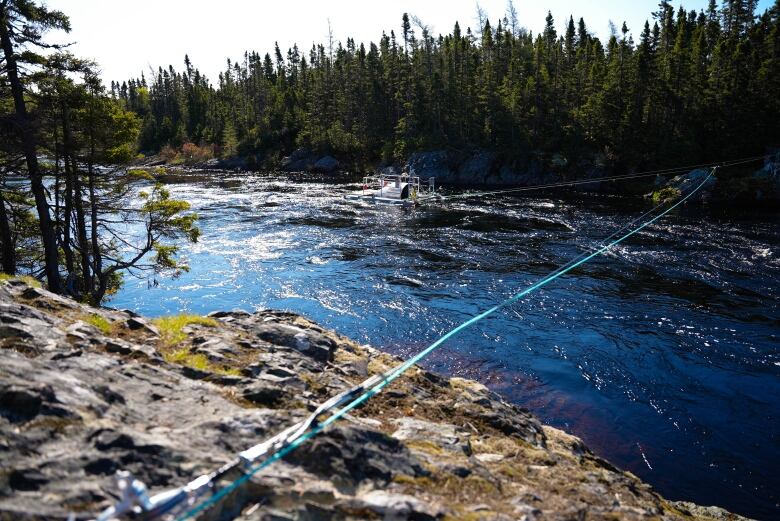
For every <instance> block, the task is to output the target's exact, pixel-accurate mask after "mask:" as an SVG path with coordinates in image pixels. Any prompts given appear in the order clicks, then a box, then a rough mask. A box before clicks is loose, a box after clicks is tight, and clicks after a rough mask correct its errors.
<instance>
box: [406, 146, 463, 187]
mask: <svg viewBox="0 0 780 521" xmlns="http://www.w3.org/2000/svg"><path fill="white" fill-rule="evenodd" d="M406 171H407V172H409V174H411V175H414V176H418V177H420V178H421V179H423V180H425V179H430V178H431V177H435V178H436V183H437V184H439V183H452V182H456V181H457V179H456V176H455V172H454V171H453V170H452V168H451V167H450V159H449V157H448V155H447V152H445V151H444V150H436V151H432V152H418V153H415V154H412V155H411V156H409V160H408V161H407V162H406Z"/></svg>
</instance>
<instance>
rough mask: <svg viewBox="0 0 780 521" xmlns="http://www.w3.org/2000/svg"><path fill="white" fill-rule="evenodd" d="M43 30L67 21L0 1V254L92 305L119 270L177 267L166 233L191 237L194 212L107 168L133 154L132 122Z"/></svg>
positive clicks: (139, 175) (115, 283)
mask: <svg viewBox="0 0 780 521" xmlns="http://www.w3.org/2000/svg"><path fill="white" fill-rule="evenodd" d="M50 30H61V31H65V32H68V31H70V21H69V19H68V17H67V16H66V15H65V14H64V13H62V12H60V11H56V10H50V9H48V8H47V7H46V6H45V5H42V4H38V3H36V2H34V1H32V0H0V49H2V53H1V54H0V261H1V262H2V272H4V273H6V274H11V275H13V274H16V273H20V272H22V273H29V274H32V275H33V276H35V277H36V278H40V279H45V280H46V283H47V286H48V288H49V289H50V290H51V291H54V292H57V293H63V294H68V295H70V296H73V297H75V298H78V299H80V300H83V301H88V302H92V303H95V304H98V303H100V302H101V301H103V299H104V298H105V297H106V296H107V295H109V294H111V293H112V292H113V291H115V290H116V289H117V288H118V287H119V285H120V284H121V277H122V274H123V273H126V272H128V271H130V272H139V271H143V270H158V271H159V270H173V271H176V270H181V269H184V268H186V266H184V265H183V264H181V263H180V262H179V261H178V260H177V258H176V252H177V248H176V241H177V240H178V239H182V238H185V239H189V240H196V239H197V236H198V229H197V227H196V226H195V219H196V216H195V215H194V214H192V213H190V212H188V211H187V210H188V208H189V206H188V204H187V203H186V202H184V201H177V200H174V199H171V198H170V194H169V193H168V191H167V190H166V189H165V188H164V187H163V186H162V185H160V184H156V183H154V182H153V180H152V178H151V175H150V174H149V173H148V172H143V171H140V170H127V169H125V168H123V167H121V166H117V165H123V164H127V163H128V162H129V161H131V160H133V159H135V157H136V154H137V144H138V137H139V132H140V129H141V121H140V120H139V119H138V116H136V114H135V113H133V112H132V111H130V110H128V109H127V108H126V107H125V104H124V103H123V102H121V101H119V100H117V99H116V98H114V97H112V96H110V95H109V93H107V92H106V89H105V87H104V86H103V84H102V83H101V81H100V79H99V78H98V76H97V73H96V65H95V64H93V63H90V62H87V61H84V60H80V59H78V58H76V57H75V56H73V55H72V54H70V53H68V52H67V50H66V49H65V48H64V47H63V46H61V45H57V44H52V43H50V42H48V41H47V40H46V39H45V35H46V33H47V32H48V31H50ZM139 182H142V183H143V185H144V186H145V188H146V189H145V190H144V189H141V188H140V186H139Z"/></svg>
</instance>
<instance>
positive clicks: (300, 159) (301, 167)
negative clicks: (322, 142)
mask: <svg viewBox="0 0 780 521" xmlns="http://www.w3.org/2000/svg"><path fill="white" fill-rule="evenodd" d="M315 162H316V156H315V155H314V153H312V151H311V150H309V149H307V148H298V149H296V150H295V151H294V152H293V153H292V154H290V155H289V156H287V157H285V158H284V159H282V161H281V163H280V165H279V166H280V167H281V169H282V170H285V171H287V172H304V171H308V170H311V168H312V167H313V166H314V164H315Z"/></svg>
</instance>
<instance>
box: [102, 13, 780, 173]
mask: <svg viewBox="0 0 780 521" xmlns="http://www.w3.org/2000/svg"><path fill="white" fill-rule="evenodd" d="M756 3H757V1H756V0H725V1H724V2H722V4H721V5H718V4H717V3H716V2H715V0H710V2H709V6H708V8H707V9H706V10H702V11H687V10H685V9H684V8H683V7H680V8H679V9H677V10H675V9H674V7H673V6H672V5H671V4H670V3H669V2H668V1H667V0H662V1H661V2H660V4H659V6H658V9H657V10H656V11H655V12H654V13H652V16H651V17H650V18H649V19H648V21H647V22H646V23H645V24H644V27H641V28H633V29H635V30H637V32H636V34H638V37H637V38H636V39H634V37H633V36H632V35H631V34H632V33H631V31H630V30H629V28H628V27H627V26H626V24H625V23H623V24H622V26H621V27H620V28H619V29H618V28H616V27H613V28H612V34H611V35H610V36H609V38H608V39H607V40H606V41H602V40H601V39H599V38H598V37H596V36H594V35H593V34H592V33H591V32H590V31H589V30H588V26H587V25H586V23H585V21H584V20H583V19H582V18H580V19H579V20H577V21H575V19H574V18H573V17H571V16H570V17H569V19H568V21H567V23H566V29H565V31H564V32H563V34H559V33H558V31H556V29H555V23H554V20H553V16H552V14H548V16H547V19H546V25H545V29H544V30H543V31H542V32H541V33H539V34H536V35H534V34H533V33H532V32H530V31H527V30H525V29H524V28H522V27H521V25H520V23H519V21H518V17H517V11H516V9H515V8H514V6H513V5H512V3H511V0H510V2H509V4H508V8H507V13H506V15H505V16H504V17H503V18H501V19H500V20H498V21H495V22H491V20H489V19H488V18H487V17H486V16H485V14H484V13H483V12H482V11H481V10H479V11H478V13H479V21H478V22H477V25H476V27H477V29H476V31H472V30H471V29H470V28H466V29H465V31H464V30H463V28H462V27H461V26H460V25H459V24H457V23H456V24H455V26H454V28H453V30H452V32H451V33H450V34H447V35H438V36H435V35H434V34H432V32H431V30H430V29H429V28H428V27H427V26H426V25H425V24H424V23H423V22H422V21H420V20H419V19H417V18H415V17H413V16H409V15H407V14H404V15H403V18H402V26H401V30H400V33H399V34H396V33H395V32H394V31H391V32H390V34H389V35H388V34H384V33H383V34H382V37H381V38H380V39H379V43H378V44H376V43H373V42H372V43H369V44H368V45H365V44H363V43H360V44H358V43H356V42H355V40H354V39H352V38H347V40H346V42H345V44H342V43H340V42H338V43H334V42H333V39H332V37H331V38H329V41H328V42H326V43H324V44H319V45H313V46H312V48H311V49H310V50H309V51H308V53H304V52H302V51H301V50H300V49H299V48H298V47H297V46H293V47H292V48H291V49H289V50H288V51H287V52H286V53H283V52H282V51H281V49H280V48H279V46H278V45H277V46H276V47H275V49H274V51H273V53H267V54H265V55H261V54H259V53H257V52H246V53H244V55H243V58H242V59H241V60H239V61H236V62H232V61H230V60H228V61H227V66H226V68H225V70H224V71H222V72H220V73H219V76H218V78H217V83H216V84H212V83H210V82H209V80H208V79H207V78H206V77H205V76H204V75H203V74H201V73H200V71H199V70H198V69H197V68H195V67H194V66H193V64H192V63H191V62H190V60H189V58H188V57H186V56H185V59H184V69H183V70H176V69H174V67H173V66H169V67H168V68H167V69H163V68H159V69H158V70H157V71H156V72H155V73H153V74H152V75H151V77H149V78H147V77H145V76H144V75H142V76H141V77H140V78H136V79H131V80H129V81H124V82H122V83H116V82H114V83H112V84H111V94H112V95H113V96H114V97H115V98H116V99H118V100H121V101H122V102H123V103H124V106H125V107H126V108H127V109H128V110H131V111H132V112H134V113H135V114H137V115H138V117H139V118H140V119H141V121H142V129H141V137H140V146H141V148H142V149H143V150H146V151H150V152H156V151H159V150H160V149H162V148H164V147H167V148H170V147H172V148H173V149H174V150H181V147H182V146H186V147H189V148H188V150H189V153H186V154H185V156H189V157H192V155H193V151H196V152H203V150H204V149H205V150H207V153H206V155H209V153H211V152H213V153H216V154H218V155H221V156H223V157H230V156H235V155H239V156H242V157H247V158H250V159H257V160H258V161H260V160H263V159H266V158H272V159H273V158H276V157H278V156H279V155H280V154H286V153H288V152H289V151H291V150H292V149H294V148H296V147H301V146H303V147H308V148H311V149H315V150H319V151H322V152H327V153H332V154H337V155H339V156H340V157H343V158H352V159H354V160H356V161H358V162H363V163H364V164H376V163H384V164H389V163H392V162H401V161H403V160H404V159H405V158H406V157H407V156H408V154H409V153H411V152H414V151H420V150H425V149H442V148H443V149H448V150H453V151H468V150H473V149H476V148H479V149H487V150H491V151H494V152H497V153H498V154H499V155H500V156H501V157H504V158H505V159H507V160H512V159H516V158H520V157H528V156H529V155H534V156H536V157H540V158H547V159H551V158H552V157H554V156H555V155H558V157H559V160H560V157H563V158H564V160H565V161H570V160H575V159H577V158H589V159H591V160H594V161H600V162H602V163H603V164H605V165H606V166H608V167H610V168H614V169H622V170H630V169H634V168H644V167H656V166H659V167H663V166H668V165H677V164H679V163H680V162H684V163H692V162H699V161H702V162H712V161H717V160H719V159H725V158H733V157H738V156H745V155H752V154H761V153H764V152H765V149H766V148H767V147H771V146H776V145H778V143H779V142H780V0H776V2H775V4H774V6H773V7H771V8H770V9H768V10H767V11H765V12H764V13H761V14H757V13H756ZM185 159H187V158H186V157H185ZM572 164H573V161H572Z"/></svg>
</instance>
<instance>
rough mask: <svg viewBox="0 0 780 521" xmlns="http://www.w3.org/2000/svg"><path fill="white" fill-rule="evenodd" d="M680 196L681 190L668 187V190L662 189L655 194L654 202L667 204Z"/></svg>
mask: <svg viewBox="0 0 780 521" xmlns="http://www.w3.org/2000/svg"><path fill="white" fill-rule="evenodd" d="M680 195H681V192H680V189H679V188H674V187H672V186H667V187H666V188H661V189H660V190H656V191H655V192H653V202H654V203H655V204H660V203H667V202H670V201H674V200H675V199H677V198H679V197H680Z"/></svg>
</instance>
